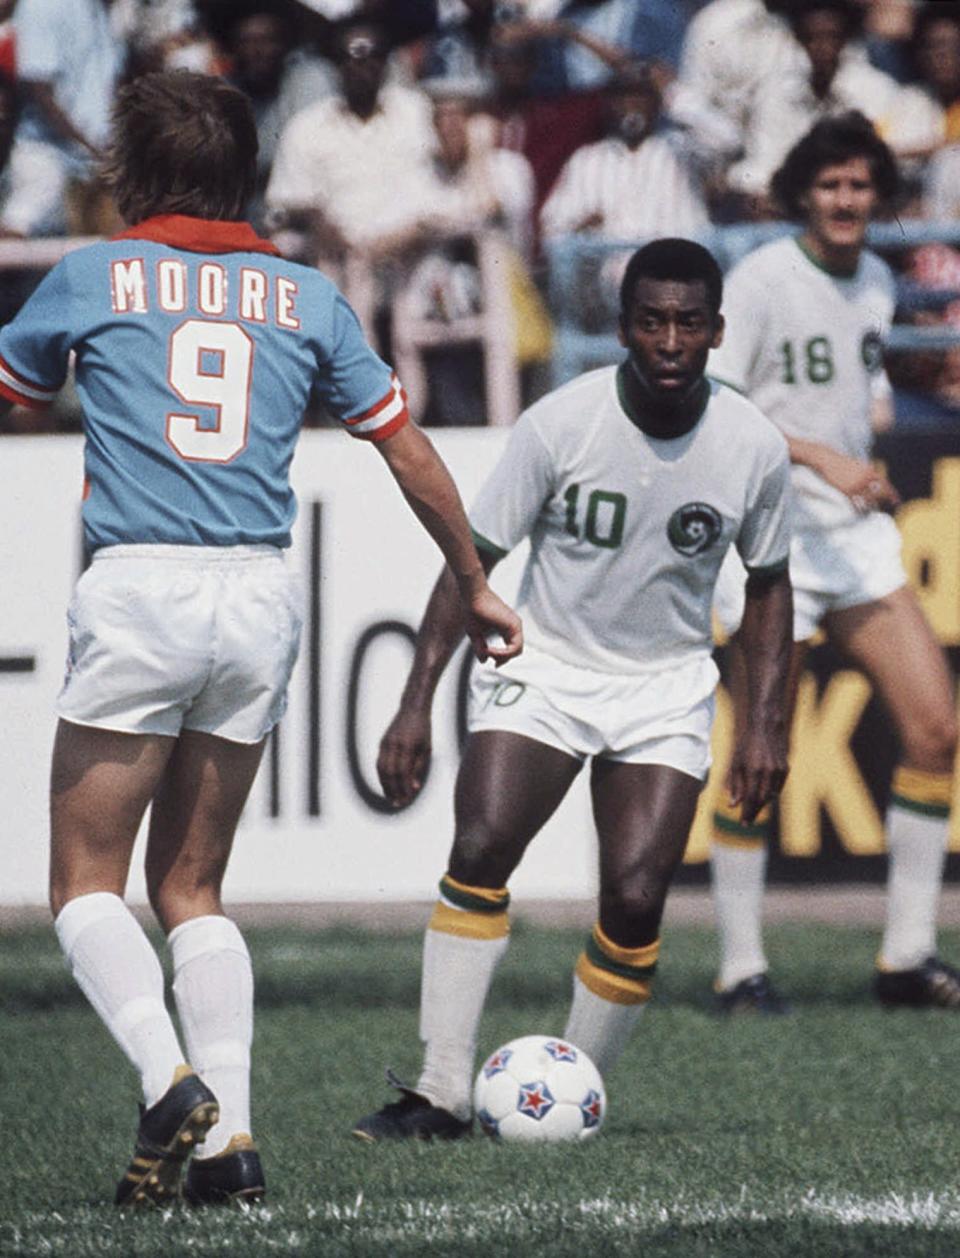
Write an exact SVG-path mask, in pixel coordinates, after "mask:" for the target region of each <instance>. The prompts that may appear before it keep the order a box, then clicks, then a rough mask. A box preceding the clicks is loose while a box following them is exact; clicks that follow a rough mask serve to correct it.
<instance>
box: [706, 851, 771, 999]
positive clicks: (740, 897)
mask: <svg viewBox="0 0 960 1258" xmlns="http://www.w3.org/2000/svg"><path fill="white" fill-rule="evenodd" d="M766 873H767V847H766V844H765V843H764V844H759V843H758V844H757V845H756V846H751V847H734V846H733V845H732V844H729V843H714V844H712V845H711V848H710V879H711V885H712V889H713V907H714V912H715V913H716V918H717V931H718V933H719V936H720V975H719V978H718V985H719V987H720V990H721V991H729V989H730V988H731V987H735V986H736V985H737V983H740V982H742V981H743V979H745V978H750V977H751V976H752V975H754V974H765V973H766V971H767V958H766V954H765V953H764V950H763V933H762V918H763V891H764V885H765V882H766Z"/></svg>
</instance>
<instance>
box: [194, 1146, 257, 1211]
mask: <svg viewBox="0 0 960 1258" xmlns="http://www.w3.org/2000/svg"><path fill="white" fill-rule="evenodd" d="M266 1191H267V1185H266V1181H265V1180H264V1176H263V1167H262V1165H261V1164H260V1154H259V1153H258V1152H257V1146H256V1145H255V1144H254V1143H253V1140H252V1138H251V1137H250V1136H248V1135H247V1134H246V1132H241V1133H239V1134H238V1135H236V1136H234V1137H233V1138H232V1139H231V1141H230V1143H229V1144H228V1145H227V1147H226V1148H225V1149H224V1150H223V1152H222V1153H217V1154H215V1155H214V1156H213V1157H212V1158H194V1159H193V1160H192V1161H191V1163H190V1165H189V1166H188V1167H187V1178H186V1181H185V1183H184V1185H183V1196H184V1200H185V1201H186V1202H187V1203H188V1204H189V1205H191V1206H226V1205H231V1204H233V1203H238V1204H241V1205H242V1204H244V1203H253V1202H255V1201H262V1200H263V1197H264V1194H265V1193H266Z"/></svg>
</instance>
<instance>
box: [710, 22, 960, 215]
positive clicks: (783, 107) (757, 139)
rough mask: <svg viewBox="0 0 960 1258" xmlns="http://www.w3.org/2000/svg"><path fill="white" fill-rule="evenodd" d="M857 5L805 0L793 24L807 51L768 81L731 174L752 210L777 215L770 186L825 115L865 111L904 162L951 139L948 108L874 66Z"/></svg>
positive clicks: (920, 157)
mask: <svg viewBox="0 0 960 1258" xmlns="http://www.w3.org/2000/svg"><path fill="white" fill-rule="evenodd" d="M860 16H861V15H860V9H859V7H858V5H857V4H856V3H855V2H854V0H799V2H798V3H797V4H796V7H795V8H794V9H793V10H792V11H791V25H792V27H793V31H794V35H795V36H796V40H797V44H798V48H799V51H800V54H801V55H799V56H797V57H796V58H795V59H794V60H793V61H792V62H791V63H790V64H786V65H781V66H780V67H779V68H778V69H777V71H776V72H775V73H772V74H770V75H769V76H768V77H766V78H765V80H764V82H763V84H762V85H761V86H760V88H759V89H758V91H757V94H756V96H755V98H754V101H753V105H752V108H751V112H750V118H749V121H748V124H747V130H746V136H745V149H746V152H745V155H744V158H743V160H742V161H740V162H738V163H736V165H735V166H733V167H732V168H731V170H730V171H729V174H728V181H729V184H730V186H731V188H732V189H734V190H735V191H736V192H738V193H740V194H741V195H743V197H744V205H745V209H746V210H747V211H748V212H751V213H755V214H757V215H760V216H762V215H766V214H768V213H769V212H770V205H769V201H768V199H767V196H766V189H767V186H768V184H769V181H770V177H771V176H772V174H773V172H774V171H775V170H776V169H777V168H778V167H779V165H780V163H781V162H782V160H783V158H784V157H785V155H786V153H787V152H788V151H789V149H790V148H791V147H792V146H793V144H794V143H795V142H796V141H797V140H798V139H799V138H800V137H801V136H802V135H804V134H805V133H806V132H807V131H808V130H809V129H810V127H811V126H812V125H813V124H814V123H815V122H817V121H818V120H819V119H820V118H824V117H828V116H831V115H834V114H839V113H844V112H846V111H848V110H850V109H859V110H860V111H861V112H862V113H864V114H865V115H866V116H867V117H868V118H869V119H870V121H871V122H872V123H873V124H874V126H875V127H876V129H877V131H878V133H879V134H880V135H881V136H882V138H883V139H884V140H885V141H886V142H887V144H889V146H890V147H891V149H892V150H893V151H894V153H895V154H896V155H897V157H898V158H899V159H901V161H911V160H913V161H919V160H923V159H924V158H926V157H928V156H929V154H930V153H932V152H933V151H934V150H935V149H936V148H937V147H938V146H939V145H940V144H941V143H942V141H943V135H944V117H943V110H942V109H941V108H940V106H939V105H938V104H937V103H936V102H935V101H933V100H932V99H930V97H928V96H927V95H926V94H925V93H924V92H922V91H920V90H919V89H918V88H914V87H903V86H901V85H900V84H899V83H898V82H897V81H896V79H894V78H892V77H891V76H890V75H888V74H885V73H884V72H883V71H882V70H878V69H876V68H875V67H874V66H872V65H870V63H869V61H868V59H867V55H866V51H865V50H864V48H863V46H862V44H860V43H859V42H858V41H857V38H856V37H857V35H858V33H859V29H860Z"/></svg>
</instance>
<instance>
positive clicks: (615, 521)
mask: <svg viewBox="0 0 960 1258" xmlns="http://www.w3.org/2000/svg"><path fill="white" fill-rule="evenodd" d="M579 499H580V486H579V485H578V484H573V485H570V486H569V487H568V488H567V489H566V490H565V491H564V495H563V500H564V502H565V503H566V504H567V511H566V515H565V517H564V522H563V527H564V529H565V530H566V532H567V533H569V534H570V536H571V537H579V536H580V529H579V527H578V525H577V507H578V504H579ZM626 518H627V499H626V495H625V494H618V493H612V492H610V491H608V490H606V489H592V490H591V491H590V497H589V498H588V499H587V512H586V518H585V520H584V526H583V537H584V540H585V541H588V542H590V543H591V545H593V546H603V547H605V548H607V549H608V550H612V549H614V548H615V547H617V546H619V545H620V543H621V542H622V541H623V525H624V521H625V520H626Z"/></svg>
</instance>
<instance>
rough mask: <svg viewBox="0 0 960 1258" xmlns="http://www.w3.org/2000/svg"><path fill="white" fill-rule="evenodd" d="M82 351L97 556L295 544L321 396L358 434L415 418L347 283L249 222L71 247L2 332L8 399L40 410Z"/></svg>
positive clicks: (198, 222) (91, 543) (172, 221)
mask: <svg viewBox="0 0 960 1258" xmlns="http://www.w3.org/2000/svg"><path fill="white" fill-rule="evenodd" d="M71 354H74V355H75V356H76V357H75V373H76V385H77V392H78V394H79V396H80V401H81V403H82V406H83V415H84V432H85V435H86V446H85V455H84V460H85V473H86V485H85V489H84V503H83V520H84V535H85V540H86V543H87V546H88V547H89V549H90V550H96V549H97V548H98V547H100V546H109V545H115V544H119V543H126V542H148V543H149V542H156V543H172V544H181V545H198V546H234V545H249V544H256V543H269V544H272V545H275V546H288V545H289V544H290V528H291V525H292V523H293V519H294V515H295V511H296V504H295V501H294V497H293V492H292V490H291V488H290V481H289V469H290V462H291V460H292V458H293V452H294V447H295V445H296V441H297V437H298V435H299V432H300V427H301V423H302V419H303V413H304V409H305V408H306V405H307V402H308V400H309V397H310V394H311V390H312V389H314V388H316V390H317V393H318V396H319V397H320V398H321V399H322V400H323V403H324V405H325V406H326V407H327V409H328V410H329V411H330V413H331V414H332V415H333V416H334V417H335V418H336V419H338V420H340V421H341V423H343V425H344V426H345V427H346V428H347V430H348V431H349V432H350V433H352V434H353V435H354V436H357V437H362V438H366V439H368V440H373V441H377V440H383V439H385V438H386V437H389V436H391V435H392V434H393V433H394V432H396V431H397V430H398V429H399V428H400V427H402V425H403V424H404V423H406V422H407V419H408V414H407V408H406V400H405V397H404V394H403V391H402V389H401V387H400V384H399V381H398V380H397V379H396V377H395V376H394V375H393V374H392V373H391V371H390V369H389V367H388V366H387V365H386V364H385V363H384V362H383V361H382V360H381V359H380V358H378V357H377V355H376V354H375V353H374V352H373V350H371V349H370V347H369V345H368V344H367V342H366V340H365V339H364V336H363V332H362V331H361V328H360V325H359V323H358V321H357V318H356V316H355V315H354V313H353V311H352V310H351V309H350V307H349V306H348V304H347V302H346V301H345V300H344V298H343V296H342V295H341V294H340V293H339V292H338V290H337V289H336V287H335V286H334V285H333V284H332V283H331V282H330V281H329V280H328V279H326V278H325V277H324V276H323V275H321V274H320V273H319V272H318V271H315V270H312V269H310V268H308V267H304V266H300V265H298V264H297V263H294V262H287V261H285V260H283V259H282V258H280V257H279V256H278V255H277V251H276V250H275V248H274V247H273V245H271V244H269V243H268V242H266V241H263V240H260V239H259V238H258V237H257V236H256V234H255V233H254V232H253V230H252V228H250V227H249V226H248V225H247V224H245V223H224V222H210V221H207V220H202V219H195V218H186V217H183V216H180V215H164V216H161V217H157V218H152V219H149V220H147V221H146V222H144V223H140V224H138V225H137V226H136V227H133V228H130V229H129V230H127V231H126V232H124V233H123V234H122V235H121V236H119V237H117V238H115V239H114V240H111V241H107V242H104V243H102V244H96V245H92V246H90V247H89V248H85V249H79V250H77V251H76V252H75V253H72V254H69V255H68V256H67V257H66V258H64V259H63V261H61V262H60V263H58V265H57V266H56V267H54V269H53V270H52V271H51V272H50V273H49V274H48V275H47V276H46V277H45V279H44V280H43V282H42V283H41V284H40V285H39V287H38V288H37V289H36V291H35V292H34V294H33V295H32V296H31V297H30V299H29V301H27V302H26V304H25V305H24V306H23V308H22V309H21V310H20V312H19V313H18V315H17V317H16V318H15V319H14V320H13V321H12V322H11V323H9V324H7V325H6V326H5V327H4V328H2V329H0V394H2V395H3V396H5V397H7V398H8V399H10V400H12V401H14V402H18V403H20V404H22V405H25V406H42V405H45V404H46V403H48V402H49V401H50V400H51V399H52V398H53V397H54V396H55V394H56V393H57V391H58V390H59V389H60V387H61V386H62V385H63V382H64V380H65V378H66V374H67V367H68V363H69V360H70V356H71Z"/></svg>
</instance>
